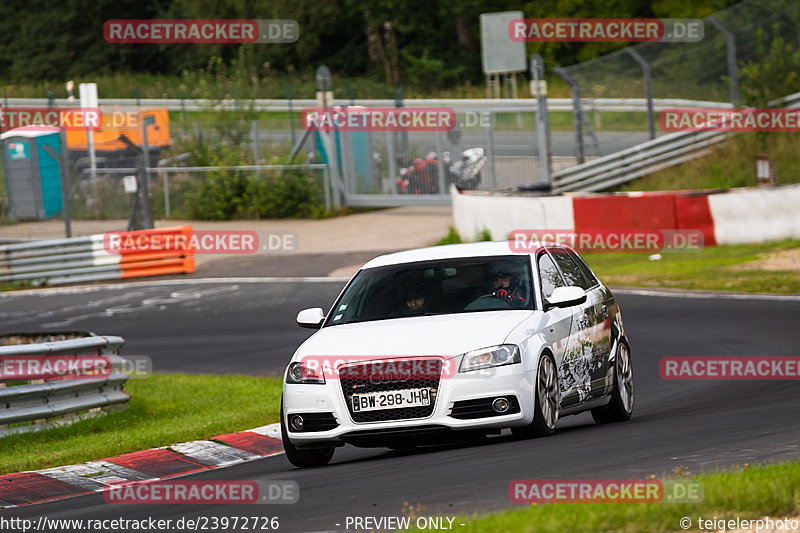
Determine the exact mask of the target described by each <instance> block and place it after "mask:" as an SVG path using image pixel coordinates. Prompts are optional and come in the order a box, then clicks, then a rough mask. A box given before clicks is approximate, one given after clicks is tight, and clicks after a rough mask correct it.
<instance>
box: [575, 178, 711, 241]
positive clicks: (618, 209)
mask: <svg viewBox="0 0 800 533" xmlns="http://www.w3.org/2000/svg"><path fill="white" fill-rule="evenodd" d="M572 202H573V203H572V205H573V211H574V217H575V230H576V231H591V230H615V231H628V232H630V231H636V230H670V229H697V230H700V231H702V232H703V238H704V245H705V246H713V245H714V244H716V239H715V238H714V221H713V219H712V218H711V210H710V209H709V206H708V196H707V195H696V194H692V195H684V194H680V193H676V192H672V191H663V192H661V191H658V192H652V193H641V194H639V193H636V194H634V195H597V196H576V197H574V198H573V200H572Z"/></svg>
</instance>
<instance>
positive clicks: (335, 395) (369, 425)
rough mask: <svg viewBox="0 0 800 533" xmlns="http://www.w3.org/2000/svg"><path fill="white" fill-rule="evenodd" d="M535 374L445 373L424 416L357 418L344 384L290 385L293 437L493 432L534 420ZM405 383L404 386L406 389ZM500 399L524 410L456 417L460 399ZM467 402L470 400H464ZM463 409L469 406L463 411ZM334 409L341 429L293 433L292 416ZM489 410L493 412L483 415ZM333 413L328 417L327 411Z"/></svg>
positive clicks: (314, 440)
mask: <svg viewBox="0 0 800 533" xmlns="http://www.w3.org/2000/svg"><path fill="white" fill-rule="evenodd" d="M534 378H535V376H534V373H533V372H525V371H524V370H523V365H521V364H513V365H507V366H502V367H496V368H493V369H488V370H484V371H476V372H467V373H458V372H456V373H454V375H447V376H444V375H443V376H441V378H440V380H439V385H438V390H437V394H436V400H435V404H434V409H433V413H432V414H431V415H430V416H427V417H424V418H415V419H402V420H387V421H381V422H361V423H359V422H355V421H354V419H353V416H352V413H351V411H350V409H349V408H348V405H347V403H346V400H345V396H344V393H343V391H342V387H341V383H340V382H339V381H338V380H337V379H328V381H327V382H326V383H325V384H313V385H312V384H284V387H283V409H284V417H285V420H284V422H285V426H284V427H286V428H287V431H288V433H287V436H288V437H289V439H290V440H291V441H292V443H293V444H295V445H296V446H299V447H303V446H314V445H319V444H327V445H341V444H343V443H351V444H356V445H360V446H380V445H382V444H386V443H392V442H395V441H401V440H414V441H419V442H427V441H430V440H437V439H439V438H445V439H447V438H448V436H452V433H453V432H454V431H469V430H479V431H480V430H492V429H498V428H507V427H514V426H523V425H527V424H530V423H531V421H532V420H533V413H534V392H533V391H534V384H535V379H534ZM402 388H403V387H401V386H398V387H397V389H398V390H400V389H402ZM498 397H505V398H515V399H516V402H517V403H516V405H517V406H518V409H516V412H512V413H510V414H496V413H477V415H475V414H473V415H470V416H477V418H456V417H454V416H453V415H454V414H458V413H454V412H453V407H454V405H456V403H457V402H464V401H468V400H477V399H487V400H491V399H494V398H498ZM459 405H461V406H463V405H464V404H461V403H460V404H459ZM459 412H461V413H463V412H464V411H463V409H462V410H461V411H459ZM322 413H331V414H332V415H333V418H335V423H336V427H334V428H332V429H325V430H323V431H314V430H312V431H307V430H304V431H293V430H291V428H290V424H289V420H290V418H291V417H292V415H295V414H304V415H305V414H322ZM482 414H487V415H489V416H482ZM325 416H327V415H325Z"/></svg>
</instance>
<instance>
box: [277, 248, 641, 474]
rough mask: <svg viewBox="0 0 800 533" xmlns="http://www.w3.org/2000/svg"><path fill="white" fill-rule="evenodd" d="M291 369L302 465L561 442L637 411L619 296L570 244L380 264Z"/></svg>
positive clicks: (288, 401)
mask: <svg viewBox="0 0 800 533" xmlns="http://www.w3.org/2000/svg"><path fill="white" fill-rule="evenodd" d="M297 323H298V324H299V325H300V326H303V327H308V328H314V329H318V330H319V331H317V332H316V333H314V334H313V335H312V336H311V337H310V338H308V339H307V340H306V341H305V342H304V343H303V344H302V345H301V346H300V347H299V348H298V349H297V351H296V352H295V354H294V356H293V357H292V359H291V362H290V364H289V366H288V368H287V369H286V373H285V376H284V385H283V399H282V404H281V429H282V436H283V444H284V447H285V449H286V455H287V457H288V459H289V461H291V462H292V464H294V465H296V466H300V467H309V466H320V465H324V464H327V463H328V462H329V461H330V460H331V458H332V457H333V452H334V449H335V448H336V447H338V446H344V445H345V444H352V445H355V446H371V447H389V448H404V447H412V446H417V445H423V444H434V443H440V442H447V441H452V440H459V439H463V438H466V437H468V436H470V435H473V434H481V435H487V434H496V433H500V432H501V431H502V430H503V429H506V428H510V429H511V431H512V432H513V433H514V435H517V436H520V437H527V436H544V435H550V434H552V433H553V432H554V431H555V429H556V425H557V423H558V419H559V418H560V417H563V416H565V415H572V414H577V413H581V412H584V411H587V410H590V411H591V413H592V416H593V417H594V420H595V421H597V422H598V423H604V422H614V421H623V420H627V419H629V418H630V416H631V413H632V411H633V399H634V391H633V372H632V365H631V355H630V354H631V352H630V348H629V344H628V339H627V337H626V335H625V330H624V329H623V326H622V315H621V313H620V310H619V306H618V305H617V302H616V300H615V299H614V296H613V295H612V294H611V291H610V290H609V289H608V288H607V287H605V286H604V285H603V283H602V282H601V281H600V280H599V279H598V278H597V276H595V274H594V273H593V272H592V270H591V269H590V268H589V267H588V266H587V265H586V263H585V262H584V261H583V260H582V259H581V258H580V257H579V256H578V254H576V253H575V251H574V250H572V249H571V248H569V247H568V246H564V245H558V244H552V245H549V244H537V245H535V246H533V247H531V248H527V253H515V252H512V250H511V249H510V247H509V244H508V243H507V242H484V243H472V244H455V245H449V246H437V247H431V248H422V249H418V250H410V251H406V252H400V253H395V254H390V255H384V256H381V257H377V258H375V259H373V260H372V261H370V262H368V263H367V264H366V265H364V266H363V267H362V268H361V269H360V270H359V271H358V273H356V275H355V276H353V278H352V279H351V280H350V281H349V283H348V284H347V286H346V287H345V288H344V289H343V290H342V292H341V294H340V295H339V297H338V298H337V299H336V301H335V303H334V304H333V307H332V308H331V310H330V311H329V312H328V313H327V315H326V314H325V313H324V312H323V310H322V309H321V308H312V309H305V310H303V311H300V313H299V314H298V315H297Z"/></svg>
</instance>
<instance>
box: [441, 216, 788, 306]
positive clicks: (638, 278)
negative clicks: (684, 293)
mask: <svg viewBox="0 0 800 533" xmlns="http://www.w3.org/2000/svg"><path fill="white" fill-rule="evenodd" d="M481 237H483V238H481ZM486 237H490V235H488V230H484V231H483V232H482V233H481V234H479V235H477V236H476V238H475V239H474V240H476V241H478V240H488V239H487V238H486ZM460 242H465V241H464V240H463V239H462V238H461V235H459V233H458V231H456V229H455V228H454V227H452V226H451V227H450V228H449V233H448V234H447V235H446V236H445V237H443V238H442V239H441V240H440V241H439V242H438V243H436V244H437V245H442V244H458V243H460ZM799 248H800V241H796V240H785V241H778V242H767V243H759V244H741V245H725V246H709V247H707V248H704V249H703V250H701V251H699V252H694V253H670V254H662V256H661V259H660V260H658V261H651V260H650V254H645V253H620V254H606V253H584V254H581V256H582V257H583V258H584V260H586V262H587V263H588V264H589V266H590V267H592V270H594V271H595V273H596V274H597V275H598V276H599V277H600V279H601V280H603V282H604V283H606V284H607V285H612V286H614V285H616V286H624V287H646V288H659V289H665V288H668V289H690V290H716V291H732V292H767V293H782V294H793V293H800V269H798V266H800V265H795V268H794V270H791V269H785V270H778V269H775V268H763V267H761V268H760V267H759V264H755V265H753V264H752V262H754V261H763V260H765V259H767V260H768V258H769V257H770V256H773V255H774V254H778V253H780V252H784V251H787V250H797V249H799ZM748 263H750V265H748ZM783 263H784V264H785V263H786V261H783ZM740 265H741V266H747V267H748V268H741V266H740ZM749 267H753V268H749Z"/></svg>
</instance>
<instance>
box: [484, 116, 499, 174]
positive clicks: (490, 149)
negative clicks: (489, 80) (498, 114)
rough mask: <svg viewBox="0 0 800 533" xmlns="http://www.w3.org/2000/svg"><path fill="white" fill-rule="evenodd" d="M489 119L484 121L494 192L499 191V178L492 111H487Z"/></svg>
mask: <svg viewBox="0 0 800 533" xmlns="http://www.w3.org/2000/svg"><path fill="white" fill-rule="evenodd" d="M485 113H486V115H487V119H486V120H485V121H484V124H486V158H487V163H488V166H489V186H490V187H491V188H492V190H495V189H497V177H496V176H495V173H494V170H495V168H494V140H493V139H492V120H491V116H492V113H491V111H485Z"/></svg>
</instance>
